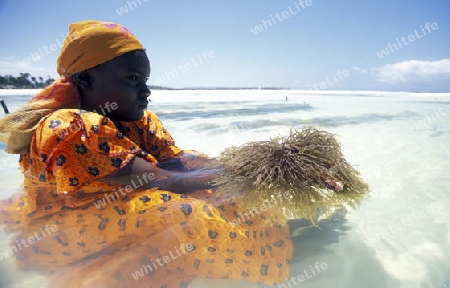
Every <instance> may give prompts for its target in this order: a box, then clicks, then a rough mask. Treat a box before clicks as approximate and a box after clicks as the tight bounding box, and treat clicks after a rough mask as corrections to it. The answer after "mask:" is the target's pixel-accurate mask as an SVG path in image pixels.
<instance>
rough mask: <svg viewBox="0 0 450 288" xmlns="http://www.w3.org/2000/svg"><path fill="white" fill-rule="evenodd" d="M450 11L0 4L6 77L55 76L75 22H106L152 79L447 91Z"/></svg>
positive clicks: (283, 1)
mask: <svg viewBox="0 0 450 288" xmlns="http://www.w3.org/2000/svg"><path fill="white" fill-rule="evenodd" d="M449 15H450V1H448V0H427V1H423V0H395V1H394V0H377V1H363V0H339V1H336V0H334V1H332V0H279V1H275V0H272V1H269V0H257V1H256V0H245V1H243V0H227V1H213V0H190V1H175V0H168V1H156V0H109V1H106V0H105V1H100V0H95V1H94V0H89V1H87V0H78V1H61V0H58V1H56V0H46V1H25V0H0V35H2V39H1V40H0V41H1V42H0V75H5V74H12V75H19V73H21V72H22V73H23V72H28V73H31V74H32V75H33V76H43V77H44V78H47V76H48V75H49V76H51V77H53V78H55V77H57V76H58V75H57V72H56V59H57V57H58V53H59V49H60V43H62V42H63V40H64V37H65V36H66V35H67V33H68V25H69V23H72V22H77V21H82V20H101V21H111V22H115V23H118V24H122V25H124V26H125V27H126V28H127V29H128V30H130V31H131V32H133V34H135V35H136V36H137V37H138V39H139V40H140V41H141V43H142V44H143V45H144V46H145V48H146V49H147V53H148V56H149V59H150V63H151V70H152V72H151V76H150V80H149V82H148V84H150V85H162V86H168V87H175V88H186V87H283V88H290V89H301V90H377V91H406V92H450V17H449ZM50 48H52V49H50ZM27 59H28V60H27Z"/></svg>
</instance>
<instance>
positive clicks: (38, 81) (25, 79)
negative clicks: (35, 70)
mask: <svg viewBox="0 0 450 288" xmlns="http://www.w3.org/2000/svg"><path fill="white" fill-rule="evenodd" d="M53 81H55V79H53V78H51V77H50V76H48V78H47V79H45V80H44V78H43V77H41V76H39V77H34V76H31V74H30V73H20V76H18V77H14V76H12V75H0V89H33V88H44V87H46V86H48V85H50V84H52V83H53Z"/></svg>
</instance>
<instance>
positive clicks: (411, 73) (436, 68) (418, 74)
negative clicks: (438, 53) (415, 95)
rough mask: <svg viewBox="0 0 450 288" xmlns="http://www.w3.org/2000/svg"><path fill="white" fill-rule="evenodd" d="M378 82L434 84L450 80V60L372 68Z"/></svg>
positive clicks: (413, 62) (410, 62)
mask: <svg viewBox="0 0 450 288" xmlns="http://www.w3.org/2000/svg"><path fill="white" fill-rule="evenodd" d="M372 70H373V71H374V72H375V74H376V77H377V81H378V82H385V83H388V84H401V83H416V84H419V83H433V82H439V81H449V80H450V59H442V60H438V61H420V60H410V61H403V62H398V63H394V64H389V65H384V66H381V67H375V68H372Z"/></svg>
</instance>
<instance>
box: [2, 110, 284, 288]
mask: <svg viewBox="0 0 450 288" xmlns="http://www.w3.org/2000/svg"><path fill="white" fill-rule="evenodd" d="M120 125H122V129H120V130H121V131H123V132H124V133H121V132H119V129H117V128H116V126H115V124H114V123H113V122H112V121H111V120H109V118H107V117H105V116H102V115H99V114H96V113H92V112H85V111H80V110H77V109H63V110H59V111H57V112H54V113H52V114H50V115H48V116H46V117H45V118H43V119H42V120H41V121H40V123H39V124H38V128H37V130H36V133H35V134H34V136H33V139H32V142H31V148H30V153H29V154H27V155H25V156H24V157H22V159H21V162H20V165H21V168H22V172H23V173H24V176H25V177H24V185H23V188H24V189H23V191H21V192H20V193H17V194H16V195H13V197H11V198H10V199H6V200H4V201H2V202H0V221H1V222H0V223H6V224H7V225H6V230H7V231H8V232H10V233H13V234H14V237H13V240H12V242H11V246H12V245H15V246H16V250H17V253H16V256H17V258H18V260H19V264H20V266H21V267H22V268H23V269H33V270H34V269H39V270H45V271H47V273H48V275H49V285H50V286H52V287H108V288H111V287H183V285H184V284H186V283H189V282H190V281H191V280H192V279H193V278H194V277H202V278H214V279H227V278H230V279H242V280H247V281H251V282H260V283H265V284H268V285H273V284H275V283H281V282H283V281H284V280H285V279H286V278H287V277H288V275H289V265H288V261H289V259H290V257H291V256H292V243H291V240H290V239H289V229H288V227H287V224H286V223H285V222H283V221H282V220H281V217H279V216H280V215H279V211H278V209H275V208H270V209H269V210H267V211H265V212H258V213H255V214H251V217H248V218H246V219H245V221H240V220H239V219H243V218H242V217H239V218H238V216H239V215H240V213H242V211H241V210H238V207H239V199H234V198H230V197H227V196H226V195H217V194H215V193H214V191H212V190H205V191H203V190H202V191H194V192H190V193H186V194H177V193H173V192H170V191H164V190H158V189H145V188H141V187H139V185H137V187H134V188H133V189H132V191H131V190H126V191H125V190H121V193H117V191H119V189H120V188H125V187H124V186H125V185H122V184H110V183H106V182H102V181H101V179H102V177H105V176H107V175H110V174H112V173H114V172H116V171H118V170H119V169H121V168H122V167H124V166H125V165H126V164H127V163H128V162H129V161H131V160H132V159H133V158H134V157H141V158H143V159H145V160H147V161H148V162H151V163H154V164H155V165H158V163H160V162H163V161H166V160H169V159H172V158H174V157H177V155H178V154H179V153H180V152H181V151H182V150H180V149H179V148H178V147H176V146H175V144H174V141H173V139H172V137H171V135H170V134H169V133H168V132H167V131H166V129H165V128H164V126H163V125H162V123H161V122H160V121H159V119H158V118H157V117H156V115H155V114H154V113H152V112H149V111H147V112H146V114H145V116H144V118H143V119H142V120H140V121H134V122H120ZM112 191H115V193H112ZM124 191H125V192H124ZM106 195H109V196H108V197H106ZM111 195H113V196H111ZM236 220H238V221H236ZM48 227H53V228H55V227H56V228H55V229H57V230H49V229H46V228H48ZM49 231H50V232H51V233H50V232H49ZM30 237H31V238H34V240H33V241H32V242H34V243H30V242H31V241H28V240H27V239H30ZM18 243H24V244H28V245H20V246H19V244H18ZM25 246H26V247H25Z"/></svg>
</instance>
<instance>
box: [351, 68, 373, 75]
mask: <svg viewBox="0 0 450 288" xmlns="http://www.w3.org/2000/svg"><path fill="white" fill-rule="evenodd" d="M352 69H353V70H355V71H359V72H361V73H364V74H366V73H368V72H369V71H367V70H366V69H361V68H359V67H358V66H352Z"/></svg>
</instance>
